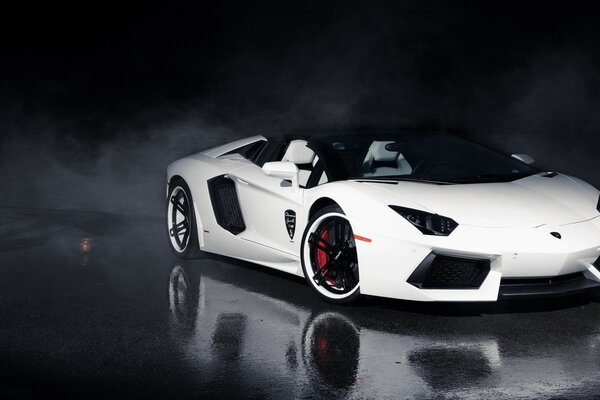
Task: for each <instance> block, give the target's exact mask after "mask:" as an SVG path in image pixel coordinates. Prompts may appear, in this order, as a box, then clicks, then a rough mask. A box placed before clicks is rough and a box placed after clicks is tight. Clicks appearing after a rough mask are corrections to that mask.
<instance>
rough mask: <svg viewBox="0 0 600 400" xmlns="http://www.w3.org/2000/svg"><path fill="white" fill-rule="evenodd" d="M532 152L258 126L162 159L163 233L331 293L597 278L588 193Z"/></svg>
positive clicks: (499, 288) (474, 290) (334, 296)
mask: <svg viewBox="0 0 600 400" xmlns="http://www.w3.org/2000/svg"><path fill="white" fill-rule="evenodd" d="M532 162H533V159H532V158H531V157H530V156H527V155H525V154H513V155H512V156H507V155H503V154H501V153H498V152H496V151H494V150H490V149H488V148H486V147H483V146H481V145H478V144H475V143H472V142H470V141H467V140H464V139H461V138H458V137H455V136H451V135H447V134H440V133H424V132H402V133H396V134H390V133H382V134H361V135H358V134H350V135H331V136H315V137H311V138H308V139H307V138H301V137H277V138H270V139H267V138H265V137H263V136H254V137H250V138H247V139H243V140H238V141H236V142H233V143H230V144H226V145H223V146H219V147H216V148H213V149H209V150H206V151H203V152H201V153H198V154H194V155H191V156H189V157H186V158H183V159H180V160H178V161H175V162H174V163H172V164H171V165H169V167H168V182H167V228H168V234H169V239H170V240H169V243H170V246H171V248H172V250H173V252H174V253H175V255H176V256H177V257H179V258H194V257H197V256H198V255H199V253H200V251H207V252H212V253H217V254H221V255H225V256H229V257H234V258H238V259H242V260H246V261H251V262H253V263H257V264H261V265H265V266H267V267H271V268H275V269H278V270H281V271H285V272H288V273H291V274H295V275H298V276H304V277H306V281H307V282H308V284H309V286H310V287H312V288H313V289H314V290H315V292H316V293H318V294H319V295H320V296H321V297H322V298H323V299H325V300H326V301H329V302H333V303H349V302H352V301H354V300H356V299H357V298H358V297H359V296H360V295H361V294H364V295H373V296H382V297H389V298H396V299H406V300H416V301H495V300H497V299H498V298H500V297H502V298H505V297H517V296H532V295H533V296H538V295H558V294H565V293H573V292H579V291H585V290H588V289H591V288H593V287H597V286H600V270H599V269H598V268H600V258H599V257H600V213H599V211H598V208H599V204H598V198H599V192H598V190H596V189H595V188H594V187H592V186H591V185H589V184H587V183H585V182H583V181H581V180H579V179H577V178H574V177H571V176H567V175H562V174H558V173H555V172H545V171H540V170H538V169H536V168H534V167H532V166H531V165H530V164H531V163H532Z"/></svg>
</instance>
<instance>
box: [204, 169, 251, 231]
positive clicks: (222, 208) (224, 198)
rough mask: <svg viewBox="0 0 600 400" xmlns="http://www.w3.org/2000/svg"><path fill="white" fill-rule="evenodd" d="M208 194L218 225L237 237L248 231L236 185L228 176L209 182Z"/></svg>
mask: <svg viewBox="0 0 600 400" xmlns="http://www.w3.org/2000/svg"><path fill="white" fill-rule="evenodd" d="M208 192H209V194H210V201H211V203H212V208H213V211H214V213H215V218H216V219H217V223H218V224H219V225H220V226H221V227H223V229H225V230H228V231H229V232H231V233H233V234H234V235H237V234H238V233H240V232H243V231H244V230H245V229H246V224H245V223H244V218H243V217H242V210H241V209H240V202H239V200H238V197H237V192H236V189H235V183H234V182H233V181H232V180H231V178H229V177H227V176H226V175H221V176H217V177H215V178H212V179H209V180H208Z"/></svg>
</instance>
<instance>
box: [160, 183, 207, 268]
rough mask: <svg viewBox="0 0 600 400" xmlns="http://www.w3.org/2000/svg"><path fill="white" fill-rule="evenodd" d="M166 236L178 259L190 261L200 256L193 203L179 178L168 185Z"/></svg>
mask: <svg viewBox="0 0 600 400" xmlns="http://www.w3.org/2000/svg"><path fill="white" fill-rule="evenodd" d="M167 234H168V235H169V245H170V247H171V250H172V251H173V253H174V254H175V255H176V256H177V257H178V258H183V259H190V258H196V257H198V256H199V255H200V247H199V245H198V232H197V229H196V218H195V215H194V202H193V199H192V194H191V191H190V188H189V187H188V185H187V183H186V182H185V181H184V180H183V179H181V178H176V179H173V181H172V182H171V183H170V184H169V197H168V198H167Z"/></svg>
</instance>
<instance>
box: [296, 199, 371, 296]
mask: <svg viewBox="0 0 600 400" xmlns="http://www.w3.org/2000/svg"><path fill="white" fill-rule="evenodd" d="M332 213H335V214H338V215H337V216H335V215H331V216H330V217H326V218H325V219H323V220H322V221H321V222H319V225H317V227H316V228H317V229H316V230H315V232H316V231H317V230H318V229H320V227H321V225H320V224H321V223H328V222H331V221H329V220H330V219H336V218H338V219H340V220H341V219H344V220H345V221H346V226H347V227H348V229H346V228H344V232H346V231H348V238H349V240H348V243H349V242H351V243H349V245H348V246H344V245H343V244H341V243H339V244H334V245H336V246H342V247H340V249H341V250H339V254H342V251H343V249H347V251H348V253H349V254H350V253H352V252H353V255H352V256H351V258H352V261H348V262H346V261H342V262H341V263H339V265H340V266H343V265H344V262H345V263H346V265H347V267H348V268H349V269H350V268H351V272H352V273H353V275H352V277H353V280H354V283H355V284H354V285H353V286H352V288H351V289H348V291H347V292H346V293H344V292H343V291H344V290H345V289H346V285H345V284H344V285H343V289H340V291H339V292H338V293H335V292H336V290H334V289H335V288H336V286H335V285H336V284H337V282H336V281H333V278H336V280H339V278H338V276H339V277H341V276H342V275H344V274H343V273H338V272H337V271H336V270H335V268H334V267H332V268H331V272H327V269H325V271H326V272H325V273H322V274H321V275H319V274H320V273H321V271H323V270H324V266H321V265H318V264H317V263H316V260H315V259H314V258H315V257H316V253H313V251H316V252H318V251H319V250H316V249H315V245H314V237H313V238H311V233H313V232H311V230H312V228H313V225H315V223H316V222H317V221H319V220H320V219H321V218H322V217H323V216H326V215H328V214H332ZM340 215H341V216H345V214H344V212H343V211H342V209H341V208H340V207H339V206H337V205H329V206H327V207H324V208H323V209H321V210H319V211H318V212H317V213H315V215H314V216H313V217H311V218H310V220H309V222H308V224H307V225H306V229H305V230H304V234H303V235H302V246H301V249H300V260H301V263H302V270H303V272H304V277H305V279H306V282H307V283H308V286H310V287H311V288H312V289H313V290H314V291H315V292H316V293H317V294H318V295H319V297H320V298H321V299H323V300H324V301H326V302H328V303H332V304H352V303H356V302H358V301H359V299H360V298H361V294H360V280H359V278H360V277H359V275H358V258H357V256H356V245H355V243H354V237H353V233H352V227H351V226H350V221H348V220H347V219H346V218H345V217H343V218H342V217H341V216H340ZM334 223H335V221H334ZM339 254H338V257H339ZM307 255H308V259H307ZM338 257H335V262H336V264H337V262H338ZM327 260H328V261H327V264H328V263H329V261H332V260H331V259H330V255H328V256H327ZM342 260H350V258H347V257H344V258H342ZM329 273H331V274H335V275H337V276H332V278H331V279H330V278H329V277H328V276H326V274H329ZM317 275H319V277H318V278H317V279H315V277H317ZM342 279H343V278H342ZM318 281H319V282H320V283H318ZM345 281H351V279H346V280H345ZM329 282H332V283H329ZM324 285H326V286H324Z"/></svg>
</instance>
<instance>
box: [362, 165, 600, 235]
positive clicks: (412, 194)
mask: <svg viewBox="0 0 600 400" xmlns="http://www.w3.org/2000/svg"><path fill="white" fill-rule="evenodd" d="M373 185H377V186H378V187H379V189H380V190H385V191H387V192H388V193H389V192H392V193H394V195H395V196H398V201H399V202H400V203H399V204H398V205H403V204H402V203H401V201H402V200H408V201H410V202H413V203H416V204H418V205H420V206H421V207H423V208H425V209H427V210H429V211H430V212H432V213H436V214H440V215H444V216H447V217H450V218H453V219H454V220H455V221H456V222H458V223H459V224H462V225H471V226H479V227H490V228H491V227H538V226H541V225H565V224H571V223H575V222H580V221H585V220H589V219H591V218H594V217H597V216H598V215H599V214H598V211H597V210H596V204H597V201H598V193H597V191H596V193H595V194H593V193H591V192H590V191H589V190H587V191H586V190H584V188H583V187H582V186H581V185H580V184H578V183H577V182H576V181H575V180H573V179H571V178H570V177H568V176H565V175H555V176H553V177H545V176H542V175H533V176H529V177H527V178H523V179H519V180H516V181H513V182H498V183H472V184H456V185H437V184H428V183H418V182H405V181H401V182H399V183H398V184H393V185H390V184H378V183H374V184H373ZM594 196H595V197H594Z"/></svg>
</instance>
